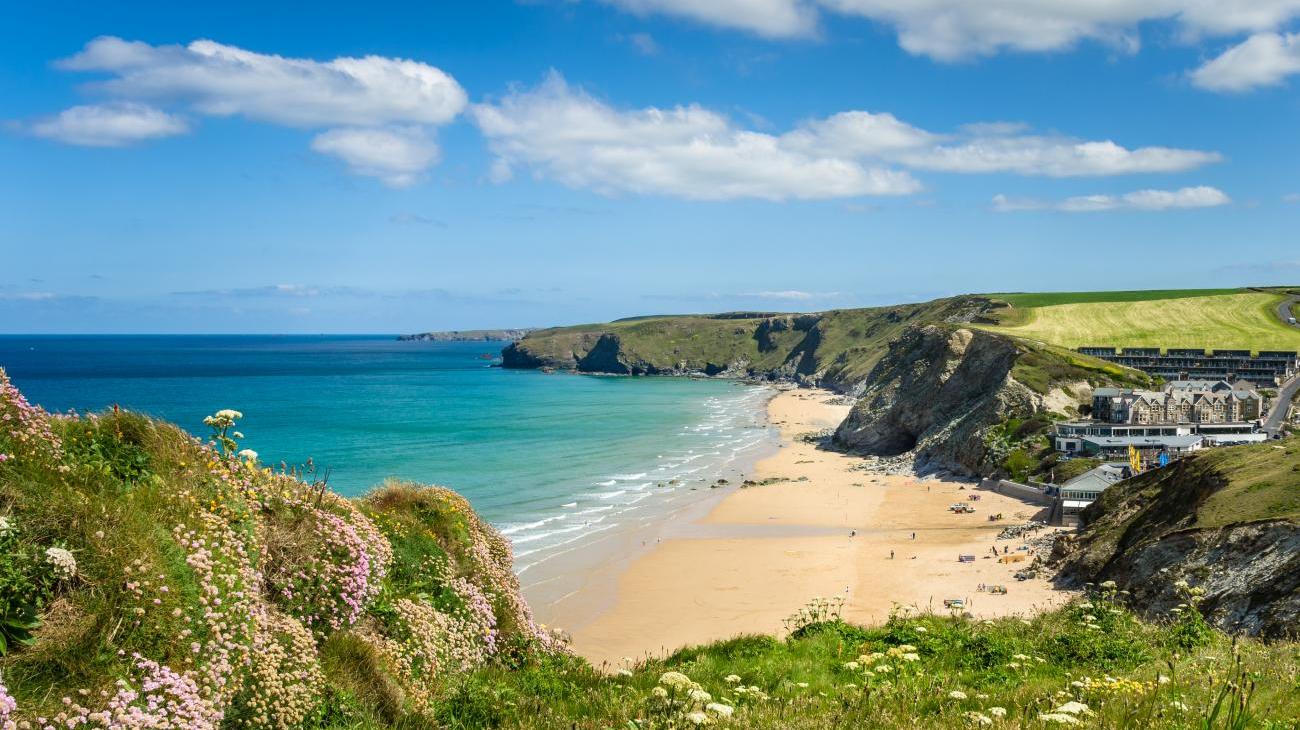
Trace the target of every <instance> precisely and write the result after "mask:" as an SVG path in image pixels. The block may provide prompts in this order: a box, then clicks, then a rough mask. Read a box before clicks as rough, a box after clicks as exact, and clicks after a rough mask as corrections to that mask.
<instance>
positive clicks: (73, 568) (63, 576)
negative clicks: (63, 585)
mask: <svg viewBox="0 0 1300 730" xmlns="http://www.w3.org/2000/svg"><path fill="white" fill-rule="evenodd" d="M45 559H46V560H48V561H50V565H51V566H53V568H54V576H55V577H56V578H58V579H59V580H72V579H73V578H75V577H77V559H76V558H74V557H72V553H70V552H68V551H67V550H65V549H63V548H61V547H52V548H46V549H45Z"/></svg>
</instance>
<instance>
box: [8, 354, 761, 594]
mask: <svg viewBox="0 0 1300 730" xmlns="http://www.w3.org/2000/svg"><path fill="white" fill-rule="evenodd" d="M503 344H504V343H430V342H397V341H396V340H394V339H393V338H392V337H341V336H320V337H303V336H292V337H289V336H285V337H264V336H201V337H200V336H194V337H189V336H185V337H181V336H175V337H170V336H104V337H93V336H85V337H83V336H75V337H64V336H45V337H27V336H0V367H4V368H5V369H6V370H7V371H8V372H9V375H10V377H11V378H12V379H13V381H14V382H15V384H17V385H18V387H19V388H20V389H22V390H23V392H24V393H26V395H27V397H28V398H29V399H30V400H32V401H33V402H36V403H39V404H41V405H43V406H45V407H46V408H48V409H50V410H55V411H63V410H68V409H76V410H79V411H87V410H97V409H102V408H105V407H107V406H109V405H111V404H113V403H117V404H120V405H121V406H123V407H125V408H130V409H134V410H138V411H142V412H145V413H148V414H150V415H153V416H157V417H160V418H163V419H166V420H168V421H172V422H173V423H176V424H178V425H180V426H182V427H184V428H186V429H188V430H190V431H191V432H193V433H196V434H200V435H202V434H204V428H203V425H202V419H203V417H204V416H205V415H207V414H210V413H212V412H214V411H216V410H218V409H220V408H234V409H237V410H240V411H243V413H244V415H245V418H244V420H243V421H242V422H241V424H240V426H239V428H240V430H241V431H243V432H244V434H246V437H247V438H246V439H245V441H244V442H243V445H244V446H246V447H248V448H251V449H253V450H255V451H257V452H258V454H259V455H260V457H261V459H262V461H263V462H265V463H268V464H278V463H279V462H281V461H284V462H287V463H289V464H298V463H302V462H303V461H305V460H306V459H307V458H308V457H311V458H313V459H314V460H315V461H316V463H317V464H319V465H321V466H328V467H329V468H330V469H331V476H330V485H331V486H332V487H333V488H334V489H336V490H338V491H339V492H341V493H343V494H347V495H355V494H359V493H361V492H363V491H365V490H366V489H367V488H369V487H371V486H373V485H375V484H378V483H379V482H381V481H383V479H384V478H386V477H389V476H394V477H400V478H404V479H411V480H415V481H419V482H425V483H434V484H442V485H445V486H448V487H452V488H453V489H455V490H457V491H459V492H460V493H462V494H464V495H465V496H466V497H468V498H469V499H470V501H471V503H472V504H473V505H474V507H475V508H476V509H477V510H478V511H479V512H480V513H481V514H482V515H484V516H485V517H486V518H487V519H489V520H491V521H492V522H493V523H494V524H496V525H497V526H498V527H499V528H500V529H501V530H502V531H503V532H505V533H506V534H507V535H508V536H509V537H510V538H511V539H512V540H513V541H514V542H515V552H516V556H517V559H518V563H519V565H520V567H521V569H524V568H526V567H527V566H528V565H530V563H531V562H532V561H535V560H539V559H541V558H543V557H545V556H546V555H547V554H548V553H550V552H554V551H556V550H560V549H567V548H564V546H567V545H571V544H572V543H573V542H574V541H577V540H581V539H582V538H583V537H585V536H587V535H591V534H595V533H597V532H600V531H603V530H608V529H614V528H616V527H617V526H618V525H619V524H620V522H621V521H625V520H628V519H632V517H633V516H634V515H635V514H637V513H638V512H644V510H645V509H647V508H653V506H654V503H655V501H656V500H657V499H666V498H668V497H669V495H670V493H671V492H673V491H674V490H682V489H687V488H688V485H692V484H694V485H696V486H698V483H699V482H698V480H700V479H705V478H710V479H711V478H714V477H715V476H716V475H719V474H722V473H725V472H726V471H727V469H728V468H729V467H731V466H734V465H736V464H738V463H742V462H744V460H745V459H746V458H747V457H748V456H749V455H752V454H755V453H757V452H758V451H759V450H760V449H762V448H763V447H764V446H765V445H766V444H770V443H772V440H773V438H774V436H773V433H772V431H771V429H770V428H768V427H766V425H765V420H764V418H763V416H762V411H763V404H764V403H765V402H766V398H767V396H768V394H769V393H768V391H767V390H766V389H764V388H761V387H755V386H744V385H739V384H736V383H730V382H723V381H714V380H688V379H680V378H611V377H593V376H578V375H564V374H554V375H548V374H545V373H541V372H536V371H512V370H504V369H501V368H494V367H490V364H491V360H487V359H483V358H484V356H486V355H496V354H497V353H498V352H499V351H500V349H501V347H502V346H503ZM673 480H676V483H673Z"/></svg>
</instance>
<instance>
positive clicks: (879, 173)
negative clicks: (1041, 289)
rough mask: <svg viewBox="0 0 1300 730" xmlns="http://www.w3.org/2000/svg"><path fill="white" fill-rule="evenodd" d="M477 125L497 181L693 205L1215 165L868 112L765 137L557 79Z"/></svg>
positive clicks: (1198, 158) (717, 118) (1209, 158)
mask: <svg viewBox="0 0 1300 730" xmlns="http://www.w3.org/2000/svg"><path fill="white" fill-rule="evenodd" d="M472 115H473V117H474V119H475V121H476V122H477V123H478V125H479V128H480V129H481V130H482V132H483V134H484V135H485V136H486V137H487V139H488V143H489V146H490V147H491V149H492V151H493V152H494V153H495V154H496V156H497V158H496V160H495V162H494V163H493V167H492V178H493V179H494V180H496V181H505V180H508V179H510V177H511V176H512V175H513V173H514V171H515V170H516V169H524V168H526V169H528V170H530V171H531V172H532V173H533V174H535V175H539V176H544V177H549V178H553V179H555V180H558V181H560V182H562V183H564V184H565V185H568V186H571V187H578V188H591V189H594V190H597V191H599V192H602V193H605V194H616V193H641V194H657V195H669V196H675V197H682V198H689V199H699V200H724V199H734V198H762V199H769V200H785V199H821V198H845V197H859V196H867V195H903V194H909V193H914V192H917V191H918V190H920V189H921V184H920V183H919V182H918V181H917V180H916V179H915V178H914V177H913V176H912V174H911V172H910V171H909V170H932V171H942V172H954V173H990V172H1009V173H1016V174H1022V175H1044V176H1051V177H1070V176H1089V175H1093V176H1099V175H1119V174H1130V173H1145V172H1172V171H1179V170H1187V169H1192V168H1195V167H1199V166H1201V165H1205V164H1208V163H1211V162H1215V161H1217V160H1218V159H1220V157H1219V155H1218V154H1216V153H1214V152H1202V151H1198V150H1183V149H1173V148H1167V147H1142V148H1137V149H1128V148H1125V147H1122V146H1120V145H1118V144H1116V143H1115V142H1112V141H1109V140H1107V141H1086V140H1076V139H1070V138H1064V137H1048V136H1037V135H1032V134H1027V133H1025V132H1024V130H1023V127H1021V126H1018V125H1009V124H1006V123H998V124H992V125H972V126H968V127H966V128H963V129H962V130H961V131H960V132H959V133H958V134H955V135H945V134H938V133H935V132H930V131H927V130H925V129H921V128H919V127H916V126H914V125H911V124H908V123H907V122H905V121H902V120H900V119H898V118H897V117H895V116H893V115H891V114H887V113H873V112H867V111H849V112H842V113H839V114H835V115H832V116H830V117H827V118H824V119H814V120H810V121H808V122H805V123H803V124H801V125H799V126H798V127H796V128H795V129H793V130H791V131H789V132H786V133H784V134H779V135H777V134H768V133H764V132H756V131H752V130H747V129H743V128H740V127H738V126H737V125H735V124H734V123H733V122H732V121H731V120H729V119H728V118H726V117H724V116H723V115H720V114H718V113H716V112H713V111H710V110H708V109H704V108H702V107H699V106H694V105H692V106H678V107H673V108H671V109H659V108H655V107H650V108H646V109H634V110H619V109H615V108H614V107H612V106H610V105H608V104H605V103H604V102H601V101H599V100H597V99H595V98H593V97H591V96H590V95H589V94H586V93H584V92H583V91H581V90H579V89H574V88H572V87H570V86H569V85H568V84H566V83H565V81H564V79H563V78H562V77H560V76H559V75H558V74H556V73H552V74H551V75H550V76H549V77H548V78H547V79H546V81H545V82H543V83H542V84H541V85H540V86H539V87H537V88H535V89H532V90H522V91H517V92H515V93H512V94H510V95H508V96H506V97H505V98H503V99H501V100H499V101H497V102H496V103H490V104H481V105H478V106H476V107H474V109H473V110H472Z"/></svg>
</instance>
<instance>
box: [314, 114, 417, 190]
mask: <svg viewBox="0 0 1300 730" xmlns="http://www.w3.org/2000/svg"><path fill="white" fill-rule="evenodd" d="M311 148H312V149H313V150H315V151H317V152H320V153H322V154H327V155H334V156H335V157H338V158H339V159H341V160H343V161H344V162H346V163H347V165H348V167H349V168H350V169H351V170H352V171H353V172H354V173H356V174H358V175H368V176H370V177H377V178H379V179H380V180H382V181H384V183H385V184H387V185H389V186H391V187H396V188H402V187H409V186H411V185H414V184H415V183H416V182H418V181H419V180H420V177H421V175H422V174H423V172H424V171H425V170H427V169H428V168H429V167H431V166H432V165H433V163H434V162H435V161H437V159H438V146H437V145H436V144H434V142H433V141H432V140H430V139H429V137H428V135H427V134H426V133H425V132H424V130H423V129H421V128H419V127H405V128H393V129H331V130H329V131H328V132H323V133H321V134H318V135H316V138H315V139H313V140H312V141H311Z"/></svg>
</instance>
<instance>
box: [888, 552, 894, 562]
mask: <svg viewBox="0 0 1300 730" xmlns="http://www.w3.org/2000/svg"><path fill="white" fill-rule="evenodd" d="M889 559H890V560H893V559H894V551H893V550H890V551H889Z"/></svg>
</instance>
